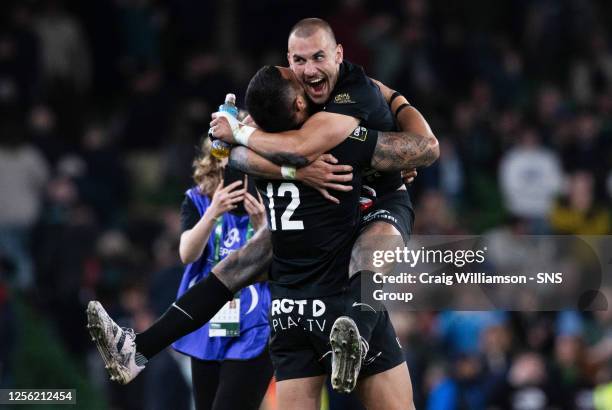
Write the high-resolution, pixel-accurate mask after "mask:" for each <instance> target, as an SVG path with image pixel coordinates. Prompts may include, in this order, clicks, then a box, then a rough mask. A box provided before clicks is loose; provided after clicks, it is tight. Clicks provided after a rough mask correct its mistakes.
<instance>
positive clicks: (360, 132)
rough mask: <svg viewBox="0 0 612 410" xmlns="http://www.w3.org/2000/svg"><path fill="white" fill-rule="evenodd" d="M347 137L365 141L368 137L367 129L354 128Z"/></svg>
mask: <svg viewBox="0 0 612 410" xmlns="http://www.w3.org/2000/svg"><path fill="white" fill-rule="evenodd" d="M349 138H353V139H356V140H359V141H365V140H366V138H368V129H367V128H366V127H361V126H359V127H357V128H355V130H354V131H353V132H352V133H351V135H349Z"/></svg>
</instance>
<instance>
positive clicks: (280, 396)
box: [276, 376, 325, 410]
mask: <svg viewBox="0 0 612 410" xmlns="http://www.w3.org/2000/svg"><path fill="white" fill-rule="evenodd" d="M324 380H325V376H315V377H304V378H300V379H291V380H283V381H280V382H278V383H277V384H276V400H277V402H278V408H279V409H293V410H318V409H319V408H320V406H321V389H322V387H323V382H324Z"/></svg>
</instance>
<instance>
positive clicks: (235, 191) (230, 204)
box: [209, 180, 246, 218]
mask: <svg viewBox="0 0 612 410" xmlns="http://www.w3.org/2000/svg"><path fill="white" fill-rule="evenodd" d="M241 185H242V181H235V182H232V183H231V184H229V185H228V186H226V187H223V180H221V182H220V183H219V185H218V186H217V189H216V190H215V193H214V194H213V197H212V201H211V203H210V207H209V209H210V210H211V212H212V213H213V214H212V215H213V217H215V218H218V217H220V216H221V215H223V214H224V213H226V212H228V211H231V210H232V209H235V208H236V206H237V205H236V204H237V203H238V202H242V201H244V194H245V193H246V189H245V188H240V186H241Z"/></svg>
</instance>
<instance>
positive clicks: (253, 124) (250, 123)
mask: <svg viewBox="0 0 612 410" xmlns="http://www.w3.org/2000/svg"><path fill="white" fill-rule="evenodd" d="M242 123H243V124H244V125H248V126H251V127H254V128H259V126H258V125H257V123H256V122H255V120H254V119H253V117H251V114H248V115H247V116H246V117H244V120H242Z"/></svg>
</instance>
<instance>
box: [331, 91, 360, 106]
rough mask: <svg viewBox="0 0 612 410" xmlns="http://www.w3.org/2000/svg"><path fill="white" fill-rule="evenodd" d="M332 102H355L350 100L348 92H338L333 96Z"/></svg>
mask: <svg viewBox="0 0 612 410" xmlns="http://www.w3.org/2000/svg"><path fill="white" fill-rule="evenodd" d="M334 103H336V104H355V101H353V100H351V96H350V95H349V93H342V94H338V95H336V96H335V97H334Z"/></svg>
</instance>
